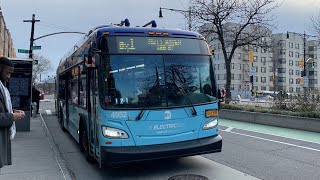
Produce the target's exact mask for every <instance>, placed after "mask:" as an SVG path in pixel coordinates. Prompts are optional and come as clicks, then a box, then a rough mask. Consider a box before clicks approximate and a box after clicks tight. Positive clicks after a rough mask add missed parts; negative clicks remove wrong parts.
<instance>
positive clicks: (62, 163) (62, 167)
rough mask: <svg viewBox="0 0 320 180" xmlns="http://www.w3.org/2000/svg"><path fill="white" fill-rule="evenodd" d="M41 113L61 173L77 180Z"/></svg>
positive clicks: (65, 177)
mask: <svg viewBox="0 0 320 180" xmlns="http://www.w3.org/2000/svg"><path fill="white" fill-rule="evenodd" d="M39 115H40V117H41V123H42V125H43V129H44V131H45V133H46V136H47V139H48V142H49V144H50V148H51V149H52V151H53V153H54V155H55V159H56V161H57V163H58V165H59V169H60V171H61V173H62V175H63V178H64V180H75V179H76V178H75V177H74V176H73V175H72V173H71V171H70V169H69V168H68V166H67V163H66V161H65V160H64V159H63V157H62V155H61V153H60V151H59V150H58V148H57V146H56V144H55V143H54V140H53V138H52V136H51V133H50V131H49V129H48V127H47V124H46V123H45V121H44V119H43V117H42V115H41V113H40V114H39Z"/></svg>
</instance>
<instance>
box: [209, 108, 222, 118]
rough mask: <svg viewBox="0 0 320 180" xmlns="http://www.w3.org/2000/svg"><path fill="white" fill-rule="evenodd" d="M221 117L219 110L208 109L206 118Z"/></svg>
mask: <svg viewBox="0 0 320 180" xmlns="http://www.w3.org/2000/svg"><path fill="white" fill-rule="evenodd" d="M218 115H219V113H218V110H217V109H207V110H206V118H208V117H217V116H218Z"/></svg>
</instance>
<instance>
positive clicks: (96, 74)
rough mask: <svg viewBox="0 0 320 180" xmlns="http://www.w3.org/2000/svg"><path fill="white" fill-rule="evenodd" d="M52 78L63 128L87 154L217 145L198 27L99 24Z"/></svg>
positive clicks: (174, 152) (214, 104)
mask: <svg viewBox="0 0 320 180" xmlns="http://www.w3.org/2000/svg"><path fill="white" fill-rule="evenodd" d="M56 80H57V83H56V84H57V87H56V97H57V101H56V112H57V115H58V118H59V120H60V122H61V126H62V129H63V130H64V131H68V132H69V133H70V134H71V135H72V136H73V137H74V139H75V140H76V141H77V142H78V143H79V144H80V148H81V150H82V151H84V154H85V156H86V158H87V160H90V161H91V160H97V161H98V162H99V163H100V165H101V164H108V165H110V164H111V165H112V164H117V163H127V162H135V161H144V160H152V159H161V158H171V157H183V156H191V155H198V154H205V153H214V152H221V148H222V138H221V136H220V135H219V134H218V95H217V86H216V81H215V76H214V70H213V65H212V59H211V54H210V50H209V47H208V44H207V43H206V41H205V39H204V38H203V36H201V35H200V34H198V33H195V32H190V31H184V30H174V29H166V28H156V27H128V26H121V24H120V25H108V26H100V27H97V28H94V29H93V30H91V31H90V32H89V33H88V34H87V35H86V36H85V37H84V38H83V39H82V40H81V41H80V42H79V43H77V44H76V45H75V46H74V48H73V49H72V50H71V51H70V52H69V53H68V54H67V55H66V56H65V57H64V58H62V59H61V61H60V63H59V66H58V68H57V78H56Z"/></svg>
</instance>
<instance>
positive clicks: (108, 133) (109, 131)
mask: <svg viewBox="0 0 320 180" xmlns="http://www.w3.org/2000/svg"><path fill="white" fill-rule="evenodd" d="M102 133H103V136H104V137H106V138H114V139H126V138H128V134H127V133H126V132H125V131H123V130H120V129H116V128H111V127H106V126H102Z"/></svg>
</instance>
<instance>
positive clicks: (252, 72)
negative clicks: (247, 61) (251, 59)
mask: <svg viewBox="0 0 320 180" xmlns="http://www.w3.org/2000/svg"><path fill="white" fill-rule="evenodd" d="M249 74H250V76H257V71H256V67H250V72H249Z"/></svg>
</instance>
